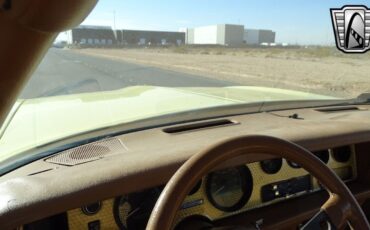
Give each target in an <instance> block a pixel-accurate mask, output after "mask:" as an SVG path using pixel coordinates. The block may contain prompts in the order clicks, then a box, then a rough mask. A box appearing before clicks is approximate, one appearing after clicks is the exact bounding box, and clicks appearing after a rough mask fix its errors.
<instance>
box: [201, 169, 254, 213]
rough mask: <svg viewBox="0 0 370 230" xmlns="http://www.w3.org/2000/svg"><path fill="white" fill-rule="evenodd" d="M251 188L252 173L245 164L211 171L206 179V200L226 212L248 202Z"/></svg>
mask: <svg viewBox="0 0 370 230" xmlns="http://www.w3.org/2000/svg"><path fill="white" fill-rule="evenodd" d="M252 189H253V181H252V175H251V172H250V171H249V169H248V168H247V167H246V166H240V167H235V168H229V169H224V170H219V171H216V172H213V173H211V174H209V176H208V177H207V181H206V191H207V197H208V200H209V201H210V202H211V203H212V205H213V206H215V207H216V208H218V209H220V210H222V211H226V212H232V211H236V210H238V209H240V208H242V207H243V206H244V205H245V204H246V203H247V202H248V200H249V198H250V196H251V193H252Z"/></svg>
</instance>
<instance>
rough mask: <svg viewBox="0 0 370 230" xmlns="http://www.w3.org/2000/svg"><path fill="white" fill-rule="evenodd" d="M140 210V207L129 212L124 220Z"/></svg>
mask: <svg viewBox="0 0 370 230" xmlns="http://www.w3.org/2000/svg"><path fill="white" fill-rule="evenodd" d="M140 208H141V206H139V207H137V208H135V209H134V210H133V211H131V212H130V213H129V214H128V215H127V217H126V218H129V217H130V216H131V215H132V214H134V213H136V212H137V211H139V210H140Z"/></svg>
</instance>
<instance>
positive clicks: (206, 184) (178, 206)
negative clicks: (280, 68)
mask: <svg viewBox="0 0 370 230" xmlns="http://www.w3.org/2000/svg"><path fill="white" fill-rule="evenodd" d="M95 4H96V1H93V0H81V1H74V0H65V1H56V0H37V1H25V0H1V1H0V29H1V36H0V50H1V52H0V60H1V61H0V70H1V74H0V79H1V81H0V82H1V84H0V124H2V123H3V122H4V121H5V119H6V117H7V116H8V114H9V111H10V110H11V108H12V106H13V104H14V103H15V101H16V99H17V96H18V94H19V93H20V91H21V90H22V88H23V87H24V86H25V84H26V82H27V80H28V79H29V78H30V76H31V74H32V72H33V71H34V70H35V68H36V67H37V66H38V64H39V63H40V61H41V59H42V57H43V56H44V55H45V53H46V52H47V50H48V48H49V47H50V45H51V44H52V42H53V40H54V39H55V37H56V36H57V34H58V33H59V32H61V31H65V30H67V29H69V28H73V27H75V26H77V25H79V24H80V23H81V22H82V21H83V19H84V18H85V17H86V16H87V15H88V14H89V13H90V11H91V10H92V9H93V8H94V6H95ZM24 38H27V39H24ZM189 116H191V114H189V113H186V112H183V113H179V114H177V116H176V117H174V116H171V115H167V116H162V117H160V118H158V119H160V120H161V121H163V124H164V125H159V126H150V125H149V124H151V123H150V122H149V121H148V120H145V119H144V120H142V121H140V122H139V123H136V122H135V123H134V122H132V123H127V124H124V126H116V127H110V128H109V132H108V130H107V129H98V130H94V131H92V132H86V133H82V134H79V135H75V136H70V137H68V138H65V139H63V140H60V141H56V142H53V143H50V144H48V145H42V146H38V147H37V148H36V149H34V150H33V151H35V152H38V153H43V154H38V155H35V156H36V157H34V158H31V159H30V158H27V160H25V159H26V158H22V157H21V158H20V159H19V160H17V161H12V164H11V165H7V166H6V170H5V169H3V171H2V172H5V171H6V173H2V175H1V177H0V229H24V230H29V229H71V230H73V229H153V230H154V229H155V230H160V229H370V225H369V219H370V180H369V178H370V167H369V164H370V154H369V151H370V105H369V104H368V101H366V100H362V101H359V102H358V103H355V104H351V105H349V104H345V103H339V104H335V105H331V106H327V105H326V104H320V102H317V101H308V102H292V103H289V104H287V105H286V106H285V107H281V106H278V105H277V104H276V103H275V104H274V103H272V104H269V105H265V106H263V109H261V110H260V112H257V113H256V112H252V111H251V110H249V109H248V108H247V107H246V108H240V107H237V106H230V107H225V109H224V110H223V111H220V110H212V109H211V110H207V111H206V113H205V115H204V117H203V118H201V117H197V118H196V119H188V118H189ZM185 118H187V119H185ZM183 120H186V122H183ZM60 122H62V120H61V121H60ZM123 127H124V129H123ZM144 127H145V128H144ZM50 149H55V150H54V151H53V152H49V150H50ZM108 166H109V167H108ZM4 167H5V166H4ZM4 170H5V171H4Z"/></svg>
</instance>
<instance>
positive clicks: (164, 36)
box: [116, 30, 185, 45]
mask: <svg viewBox="0 0 370 230" xmlns="http://www.w3.org/2000/svg"><path fill="white" fill-rule="evenodd" d="M116 38H117V42H118V44H123V45H182V44H184V43H185V33H184V32H167V31H144V30H117V31H116Z"/></svg>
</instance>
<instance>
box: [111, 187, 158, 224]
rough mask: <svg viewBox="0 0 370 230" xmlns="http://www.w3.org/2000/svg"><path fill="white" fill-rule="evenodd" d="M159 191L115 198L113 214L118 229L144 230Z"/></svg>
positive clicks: (152, 190)
mask: <svg viewBox="0 0 370 230" xmlns="http://www.w3.org/2000/svg"><path fill="white" fill-rule="evenodd" d="M161 191H162V188H161V187H158V188H154V189H148V190H145V191H142V192H139V193H132V194H130V195H128V196H121V197H118V198H116V200H115V202H114V207H113V213H114V218H115V220H116V223H117V225H118V226H119V228H120V229H124V230H125V229H138V230H141V229H145V227H146V224H147V222H148V220H149V217H150V214H151V213H152V210H153V207H154V205H155V203H156V201H157V199H158V197H159V195H160V193H161Z"/></svg>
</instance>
